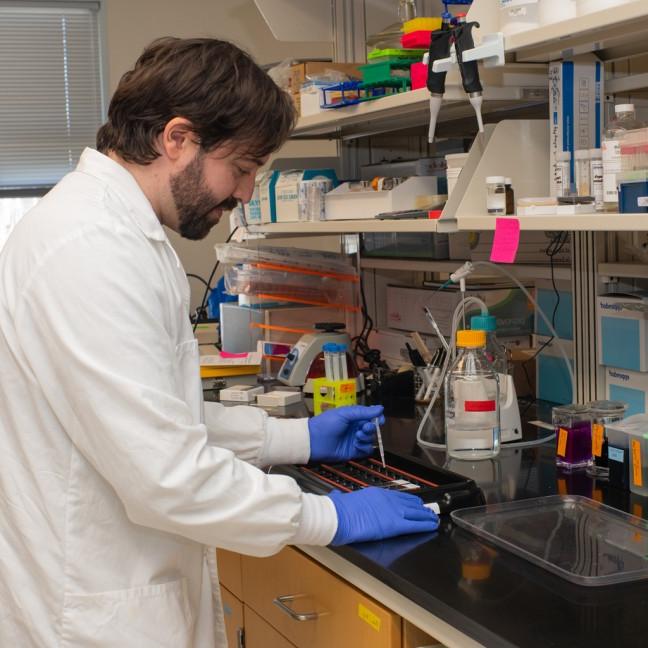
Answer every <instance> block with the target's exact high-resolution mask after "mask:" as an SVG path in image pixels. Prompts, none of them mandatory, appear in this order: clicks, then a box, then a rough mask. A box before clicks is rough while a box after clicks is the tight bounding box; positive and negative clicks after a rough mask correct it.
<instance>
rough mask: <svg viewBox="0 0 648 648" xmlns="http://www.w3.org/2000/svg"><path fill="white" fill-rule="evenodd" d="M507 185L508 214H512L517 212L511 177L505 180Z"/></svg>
mask: <svg viewBox="0 0 648 648" xmlns="http://www.w3.org/2000/svg"><path fill="white" fill-rule="evenodd" d="M504 185H505V187H506V215H507V216H511V215H513V214H515V192H514V191H513V181H512V180H511V178H506V179H505V180H504Z"/></svg>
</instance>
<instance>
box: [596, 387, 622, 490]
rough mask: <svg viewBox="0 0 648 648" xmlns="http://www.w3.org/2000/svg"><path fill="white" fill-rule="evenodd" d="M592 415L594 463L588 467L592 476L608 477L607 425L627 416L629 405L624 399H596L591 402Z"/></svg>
mask: <svg viewBox="0 0 648 648" xmlns="http://www.w3.org/2000/svg"><path fill="white" fill-rule="evenodd" d="M589 408H590V415H591V417H592V456H593V458H594V459H593V461H594V463H593V464H592V465H591V466H589V467H588V468H587V472H588V474H589V475H591V476H592V477H598V478H602V479H607V478H608V477H609V475H610V468H609V465H608V438H607V432H606V429H605V426H606V425H608V424H609V423H617V422H618V421H621V420H622V419H623V418H624V417H625V413H626V410H627V409H628V406H627V404H626V403H623V402H622V401H612V400H596V401H592V402H591V403H590V404H589Z"/></svg>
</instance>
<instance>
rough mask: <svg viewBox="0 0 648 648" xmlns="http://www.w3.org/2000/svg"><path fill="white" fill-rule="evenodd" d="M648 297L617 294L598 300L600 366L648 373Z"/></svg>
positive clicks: (640, 294) (641, 294) (636, 293)
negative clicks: (644, 308) (639, 308)
mask: <svg viewBox="0 0 648 648" xmlns="http://www.w3.org/2000/svg"><path fill="white" fill-rule="evenodd" d="M633 305H635V306H637V307H641V306H646V308H647V309H648V293H644V292H635V293H627V294H623V293H615V294H613V295H603V296H601V297H599V298H598V299H597V307H596V311H597V317H596V319H597V324H598V340H599V342H598V344H599V348H598V351H599V363H600V364H602V365H606V366H609V367H619V368H621V369H630V370H632V371H648V350H647V340H648V312H645V311H642V310H635V309H633V308H632V306H633Z"/></svg>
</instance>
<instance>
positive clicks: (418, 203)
mask: <svg viewBox="0 0 648 648" xmlns="http://www.w3.org/2000/svg"><path fill="white" fill-rule="evenodd" d="M438 193H439V192H438V178H437V177H436V176H417V177H413V178H408V179H407V180H405V181H404V182H402V183H401V184H399V185H398V186H396V187H394V188H393V189H389V190H383V191H375V190H373V189H371V188H368V189H365V190H360V191H352V190H351V189H350V184H349V183H348V182H345V183H343V184H341V185H340V186H339V187H337V188H336V189H333V191H329V193H327V194H326V220H358V219H365V218H375V217H376V215H377V214H381V213H383V212H391V211H404V210H406V209H417V208H420V207H422V206H423V205H424V204H425V201H426V199H427V198H429V199H430V201H434V200H436V196H437V195H438ZM428 204H429V203H428Z"/></svg>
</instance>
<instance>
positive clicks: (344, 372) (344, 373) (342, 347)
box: [338, 344, 349, 380]
mask: <svg viewBox="0 0 648 648" xmlns="http://www.w3.org/2000/svg"><path fill="white" fill-rule="evenodd" d="M338 349H339V351H340V353H339V357H340V380H348V379H349V370H348V369H347V357H346V350H347V348H346V344H339V345H338Z"/></svg>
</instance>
